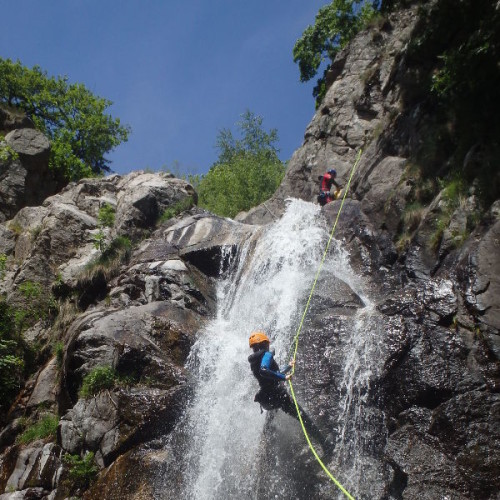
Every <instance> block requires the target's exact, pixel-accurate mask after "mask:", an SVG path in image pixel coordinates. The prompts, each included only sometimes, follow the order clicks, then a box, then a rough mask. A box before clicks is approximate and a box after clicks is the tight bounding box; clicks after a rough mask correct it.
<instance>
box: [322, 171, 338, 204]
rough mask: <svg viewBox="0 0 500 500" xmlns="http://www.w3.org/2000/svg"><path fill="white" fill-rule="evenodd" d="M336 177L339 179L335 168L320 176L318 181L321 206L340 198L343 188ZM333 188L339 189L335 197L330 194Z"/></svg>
mask: <svg viewBox="0 0 500 500" xmlns="http://www.w3.org/2000/svg"><path fill="white" fill-rule="evenodd" d="M335 177H337V171H336V170H335V169H333V168H332V169H330V170H328V172H325V173H324V174H323V175H320V176H318V180H319V181H320V187H319V195H318V203H319V204H320V205H321V206H324V205H326V204H327V203H330V202H331V201H333V200H336V199H337V198H338V197H339V196H340V192H341V187H340V186H339V184H338V183H337V181H336V180H335ZM332 186H335V187H336V188H337V189H336V190H335V192H334V194H333V195H332V194H330V190H331V189H332Z"/></svg>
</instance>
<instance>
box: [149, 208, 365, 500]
mask: <svg viewBox="0 0 500 500" xmlns="http://www.w3.org/2000/svg"><path fill="white" fill-rule="evenodd" d="M327 240H328V228H327V227H326V225H325V222H324V219H323V218H322V217H321V215H320V208H319V207H318V206H317V205H313V204H311V203H307V202H304V201H301V200H290V201H289V202H288V207H287V210H286V212H285V214H284V215H283V217H282V218H281V219H280V220H278V221H277V222H275V223H274V224H271V225H269V226H266V227H265V228H263V229H262V230H261V231H260V232H259V233H258V234H256V235H255V237H254V238H251V239H249V240H248V241H247V242H246V243H245V245H244V246H243V248H242V249H241V250H240V255H239V258H238V259H237V262H235V263H234V265H233V266H232V269H230V272H228V273H227V277H226V278H225V279H222V280H221V281H220V282H219V284H218V289H217V313H216V317H215V318H214V319H213V320H211V321H210V322H209V323H208V324H207V325H206V327H205V328H204V329H203V331H201V332H199V336H198V340H197V341H196V343H195V345H194V346H193V348H192V351H191V354H190V356H189V358H188V362H187V368H188V370H189V371H190V372H192V373H194V375H195V378H196V387H195V393H194V396H193V398H192V401H191V403H190V404H189V406H188V408H186V411H185V415H184V418H183V419H182V422H181V423H180V424H179V426H178V429H177V430H176V431H174V432H173V433H172V435H171V436H170V437H169V443H170V446H171V447H172V453H173V454H175V455H176V457H177V458H176V462H177V465H176V467H177V468H176V471H175V472H173V469H172V467H170V468H169V469H168V470H166V471H165V473H164V474H165V476H167V475H169V474H170V476H171V477H173V476H175V477H179V476H181V477H182V480H180V481H179V482H178V483H179V485H180V486H179V485H178V486H176V487H178V488H179V491H177V492H176V493H175V494H173V493H172V496H168V495H166V493H162V494H159V495H158V498H183V499H189V500H205V499H207V500H208V499H217V500H225V499H234V498H245V499H247V498H248V499H258V498H266V497H265V495H261V494H259V467H260V466H261V464H260V462H261V461H262V460H263V456H264V454H265V451H264V448H265V445H266V443H265V438H264V437H263V436H264V430H265V422H266V413H263V414H261V411H260V408H259V405H258V404H257V403H255V402H254V401H253V398H254V394H255V393H256V392H257V390H258V384H257V381H256V380H255V379H254V377H253V376H252V374H251V372H250V367H249V363H248V361H247V358H248V355H249V354H250V353H251V351H250V349H249V347H248V337H249V335H250V333H251V332H252V331H253V330H263V331H265V332H266V333H267V334H268V335H269V336H270V337H271V342H272V346H273V347H274V348H275V350H276V360H277V361H278V364H279V365H280V366H281V367H283V366H284V365H285V364H286V363H287V362H288V361H289V360H288V359H287V358H286V357H287V356H288V354H289V352H290V347H291V343H292V341H293V337H294V335H295V332H296V328H297V326H298V323H299V321H300V318H301V316H302V313H303V307H304V305H305V301H306V299H307V296H308V294H309V291H310V288H311V286H312V283H313V280H314V276H315V273H316V271H317V269H318V265H319V263H320V261H321V257H322V254H323V251H324V248H325V245H326V242H327ZM336 251H337V250H336ZM340 258H341V259H343V262H342V264H343V265H342V266H341V267H342V269H343V271H342V272H343V273H344V274H346V276H344V278H345V279H346V280H347V278H348V279H349V280H350V281H352V282H355V281H356V280H357V278H356V277H355V276H354V274H353V273H352V272H351V271H350V270H349V269H350V268H349V265H348V255H347V254H346V253H345V252H344V253H342V252H340V250H338V254H337V256H336V259H337V263H338V259H340ZM325 267H326V268H328V269H327V272H337V271H335V270H332V269H331V267H330V266H329V265H326V266H325ZM230 268H231V266H230ZM353 286H354V285H353ZM356 286H357V288H359V287H360V286H361V285H360V283H356ZM367 303H368V301H367ZM370 311H372V309H370ZM360 314H369V316H371V315H372V312H370V313H366V312H364V313H360ZM356 321H358V322H362V321H363V320H362V317H361V316H359V317H358V318H357V319H356ZM360 328H361V327H360ZM353 341H354V340H353ZM354 342H356V341H354ZM348 344H349V343H348ZM351 347H352V348H353V349H354V350H355V354H353V355H351V356H346V362H345V367H344V380H343V382H342V386H343V388H344V389H343V394H342V397H341V400H340V403H339V405H340V408H339V412H338V413H339V415H344V416H346V415H350V414H351V413H352V412H353V411H355V410H353V408H356V407H357V406H356V405H357V402H356V401H357V400H358V399H359V398H358V395H356V384H357V383H360V384H364V383H365V380H364V379H363V381H358V382H356V380H358V378H357V377H359V376H361V377H364V378H367V379H369V378H370V374H369V373H368V371H367V370H368V367H365V366H363V367H362V368H361V371H362V373H361V374H360V368H359V367H360V366H362V365H363V363H361V362H360V358H361V357H362V356H363V354H362V353H361V351H360V352H358V351H359V350H360V349H361V348H362V346H361V347H360V346H358V345H356V346H351ZM340 348H341V349H343V350H346V349H347V348H348V345H347V344H346V345H342V346H341V347H340ZM357 389H358V390H359V387H358V388H357ZM353 395H354V396H355V399H356V401H354V399H353ZM286 418H287V419H289V420H290V421H291V422H293V425H294V426H295V427H294V430H295V433H294V434H295V436H296V437H297V436H298V438H301V439H302V441H303V437H302V436H300V427H299V426H298V424H297V423H296V422H295V421H293V419H291V418H290V417H288V416H286ZM340 418H341V417H339V424H338V426H339V427H340ZM352 431H353V429H351V428H349V427H346V428H345V429H342V431H341V433H340V437H339V440H340V442H341V444H342V446H346V447H351V445H352V442H353V440H352V437H351V434H352ZM302 441H301V442H302ZM302 444H303V443H302ZM175 448H177V453H176V450H175ZM178 448H182V450H183V451H182V453H179V452H178ZM336 462H337V463H340V462H341V460H340V458H339V457H337V458H336ZM346 465H348V466H349V467H351V468H352V471H351V473H350V475H349V477H350V483H351V484H354V483H355V482H356V481H355V476H356V474H357V472H356V471H357V469H356V467H358V465H356V464H355V465H352V464H346ZM276 467H278V466H276ZM278 476H279V471H278ZM169 481H170V483H169V488H170V490H169V491H172V481H171V479H170V480H169ZM276 481H277V482H278V483H279V477H278V479H277V480H276ZM276 487H277V488H278V491H281V492H284V491H285V489H286V488H287V487H288V486H286V485H278V486H276ZM165 489H166V488H165ZM292 497H294V495H293V491H289V492H288V493H287V494H283V496H282V497H281V496H276V498H292ZM295 498H298V497H295Z"/></svg>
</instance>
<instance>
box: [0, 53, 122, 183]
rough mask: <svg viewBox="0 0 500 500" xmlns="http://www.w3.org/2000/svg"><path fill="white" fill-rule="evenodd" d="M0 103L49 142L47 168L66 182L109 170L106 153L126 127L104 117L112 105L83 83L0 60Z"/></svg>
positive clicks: (36, 67) (115, 120)
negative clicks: (21, 116) (17, 112)
mask: <svg viewBox="0 0 500 500" xmlns="http://www.w3.org/2000/svg"><path fill="white" fill-rule="evenodd" d="M0 104H1V105H4V106H6V107H16V108H19V109H21V110H23V111H24V112H25V113H26V115H27V116H28V117H30V118H31V120H32V121H33V122H34V124H35V126H36V128H37V129H38V130H40V131H41V132H43V133H44V134H45V135H47V137H49V139H50V141H51V146H52V147H51V157H50V166H51V168H52V169H54V170H55V171H58V172H60V173H61V174H62V175H63V176H64V177H65V178H66V179H68V180H77V179H81V178H82V177H87V176H95V175H100V174H102V173H104V172H108V171H110V167H109V165H110V161H109V160H107V159H106V158H105V154H106V153H108V152H109V151H111V150H112V149H114V148H115V147H116V146H118V145H119V144H120V143H122V142H124V141H126V140H127V139H128V134H129V132H130V129H129V127H128V126H122V125H121V124H120V120H119V119H114V118H112V117H111V116H110V115H109V114H106V109H107V108H108V107H109V106H110V105H111V104H112V102H111V101H109V100H107V99H103V98H101V97H98V96H95V95H94V94H92V92H90V91H89V90H88V89H87V88H86V87H85V86H84V85H83V84H81V83H76V84H70V83H69V82H68V79H67V78H66V77H60V76H59V77H57V78H56V77H51V76H48V75H47V73H46V72H45V71H43V70H42V69H41V68H40V67H39V66H34V67H33V68H31V69H30V68H27V67H25V66H23V65H22V64H21V62H20V61H17V62H13V61H11V60H10V59H2V58H0Z"/></svg>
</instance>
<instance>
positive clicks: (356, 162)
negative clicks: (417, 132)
mask: <svg viewBox="0 0 500 500" xmlns="http://www.w3.org/2000/svg"><path fill="white" fill-rule="evenodd" d="M362 152H363V150H362V149H360V150H359V153H358V155H357V157H356V161H355V162H354V165H353V166H352V169H351V175H350V176H349V181H348V182H347V185H346V188H345V190H344V196H343V197H342V202H341V204H340V207H339V211H338V212H337V217H336V218H335V222H334V224H333V228H332V232H331V233H330V238H329V239H328V243H327V244H326V248H325V251H324V253H323V258H322V259H321V262H320V264H319V267H318V271H317V272H316V277H315V278H314V282H313V285H312V288H311V292H310V294H309V298H308V300H307V303H306V307H305V309H304V313H303V314H302V319H301V320H300V324H299V327H298V329H297V333H296V334H295V337H294V343H295V348H294V351H293V358H292V359H293V362H294V363H293V368H292V375H293V374H294V373H295V358H296V357H297V350H298V348H299V335H300V332H301V330H302V325H303V324H304V320H305V317H306V314H307V311H308V309H309V305H310V303H311V299H312V296H313V293H314V289H315V288H316V283H317V282H318V278H319V275H320V273H321V268H322V267H323V264H324V262H325V259H326V254H327V253H328V249H329V248H330V243H331V241H332V239H333V234H334V233H335V229H336V227H337V222H338V220H339V217H340V212H341V211H342V208H343V206H344V201H345V199H346V196H347V193H348V191H349V186H350V185H351V180H352V177H353V175H354V171H355V170H356V167H357V165H358V163H359V159H360V158H361V153H362ZM288 384H289V385H290V392H291V395H292V399H293V402H294V403H295V408H296V410H297V415H298V416H299V422H300V425H301V427H302V431H303V433H304V436H305V438H306V441H307V444H308V445H309V448H310V449H311V451H312V453H313V455H314V457H315V458H316V460H317V461H318V463H319V464H320V465H321V467H322V468H323V470H324V471H325V472H326V474H327V476H328V477H329V478H330V479H331V480H332V481H333V482H334V483H335V485H336V486H337V488H338V489H339V490H340V491H341V492H342V493H343V494H344V495H345V496H346V497H347V498H348V499H349V500H355V499H354V497H353V496H352V495H351V494H350V493H349V492H348V491H347V490H346V489H345V488H344V487H343V486H342V484H340V482H339V481H338V480H337V479H335V477H334V476H333V474H332V473H331V472H330V471H329V470H328V468H327V467H326V465H325V464H324V463H323V462H322V460H321V458H320V457H319V456H318V454H317V453H316V450H315V449H314V446H313V445H312V443H311V440H310V439H309V435H308V434H307V431H306V428H305V425H304V422H303V421H302V416H301V414H300V409H299V403H298V402H297V398H296V397H295V392H294V390H293V385H292V380H291V379H290V380H289V381H288Z"/></svg>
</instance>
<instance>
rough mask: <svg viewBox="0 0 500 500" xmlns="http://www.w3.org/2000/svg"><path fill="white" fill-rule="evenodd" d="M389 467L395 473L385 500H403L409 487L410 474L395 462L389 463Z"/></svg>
mask: <svg viewBox="0 0 500 500" xmlns="http://www.w3.org/2000/svg"><path fill="white" fill-rule="evenodd" d="M389 465H390V466H391V468H392V470H393V471H394V475H393V477H392V481H391V482H390V483H389V486H388V489H387V494H386V495H384V497H383V498H384V500H403V493H404V490H405V489H406V487H407V486H408V474H406V472H404V471H403V469H401V467H400V466H399V465H398V464H397V463H396V462H394V461H392V460H391V461H389Z"/></svg>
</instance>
